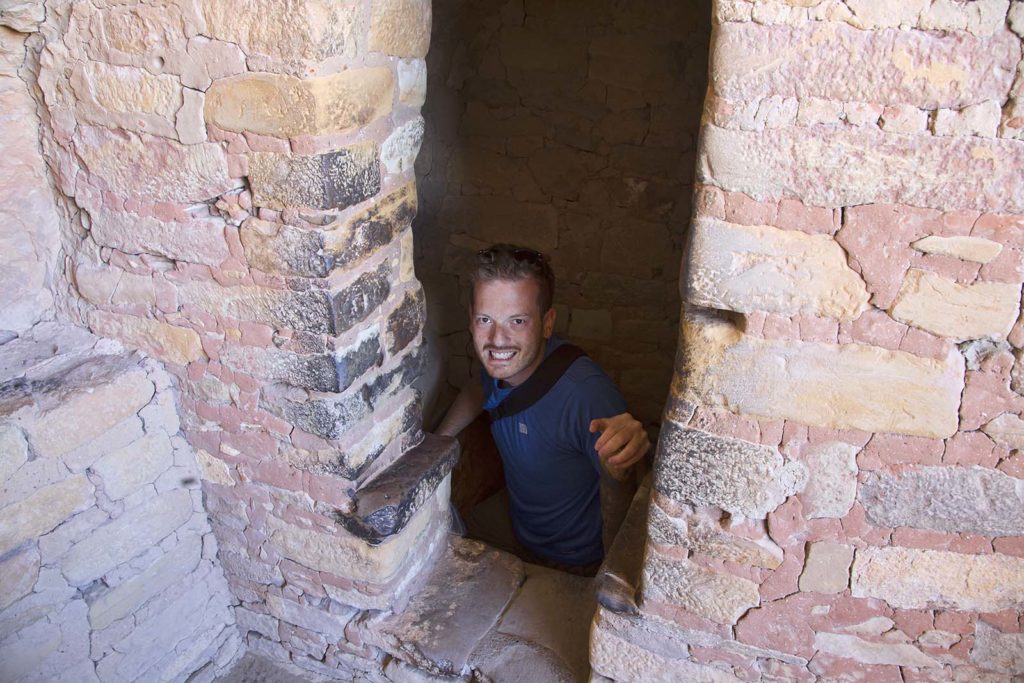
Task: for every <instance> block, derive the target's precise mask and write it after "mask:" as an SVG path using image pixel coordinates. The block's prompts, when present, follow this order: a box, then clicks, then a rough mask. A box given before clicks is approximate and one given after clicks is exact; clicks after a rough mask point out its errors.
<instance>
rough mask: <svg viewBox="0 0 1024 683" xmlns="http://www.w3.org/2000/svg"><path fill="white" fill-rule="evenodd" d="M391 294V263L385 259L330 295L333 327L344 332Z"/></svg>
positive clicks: (368, 314)
mask: <svg viewBox="0 0 1024 683" xmlns="http://www.w3.org/2000/svg"><path fill="white" fill-rule="evenodd" d="M390 294H391V265H390V263H389V262H387V261H385V262H383V263H381V264H380V265H379V266H377V268H376V269H374V270H371V271H367V272H365V273H363V274H362V275H360V276H359V277H357V278H356V279H355V281H353V282H352V283H351V284H349V285H347V286H346V287H344V288H343V289H341V290H340V291H337V292H335V293H334V294H333V296H332V297H331V305H332V307H333V309H334V329H335V330H337V331H338V332H344V331H345V330H348V329H350V328H351V327H352V326H353V325H355V324H356V323H359V322H362V321H363V320H366V318H367V317H369V316H370V314H372V313H373V312H374V311H375V310H376V309H377V308H378V307H379V306H380V305H381V304H383V303H384V302H385V301H386V300H387V298H388V296H389V295H390Z"/></svg>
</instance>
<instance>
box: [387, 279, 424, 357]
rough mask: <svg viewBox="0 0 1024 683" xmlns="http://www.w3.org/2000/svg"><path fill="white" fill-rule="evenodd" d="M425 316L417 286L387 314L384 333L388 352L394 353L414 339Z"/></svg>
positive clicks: (421, 295) (420, 291)
mask: <svg viewBox="0 0 1024 683" xmlns="http://www.w3.org/2000/svg"><path fill="white" fill-rule="evenodd" d="M425 316H426V307H425V306H424V301H423V290H422V289H419V288H417V289H416V290H414V291H408V292H406V293H405V296H404V297H402V303H400V304H398V306H396V307H395V309H394V310H393V311H391V313H390V314H389V315H388V319H387V323H386V333H385V334H386V337H385V339H386V341H387V347H388V353H390V354H392V355H394V354H396V353H398V352H399V351H401V350H402V349H404V348H405V347H406V346H408V345H409V343H410V342H411V341H412V340H413V339H416V337H417V336H419V334H420V331H421V330H422V329H423V323H424V318H425Z"/></svg>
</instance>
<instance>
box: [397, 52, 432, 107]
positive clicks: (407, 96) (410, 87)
mask: <svg viewBox="0 0 1024 683" xmlns="http://www.w3.org/2000/svg"><path fill="white" fill-rule="evenodd" d="M397 70H398V99H399V101H401V103H402V104H404V105H406V106H408V107H420V106H423V103H424V102H425V101H426V99H427V63H426V62H425V61H424V60H422V59H409V60H404V61H401V62H399V63H398V67H397Z"/></svg>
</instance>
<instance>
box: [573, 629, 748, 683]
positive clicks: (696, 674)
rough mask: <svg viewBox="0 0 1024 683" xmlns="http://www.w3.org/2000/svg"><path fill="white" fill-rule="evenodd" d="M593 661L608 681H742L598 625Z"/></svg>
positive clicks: (594, 639)
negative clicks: (638, 642)
mask: <svg viewBox="0 0 1024 683" xmlns="http://www.w3.org/2000/svg"><path fill="white" fill-rule="evenodd" d="M590 662H591V666H593V668H594V673H595V674H598V675H601V676H606V677H607V680H616V681H628V680H642V681H650V682H651V683H674V682H680V683H681V682H682V681H701V682H702V683H738V682H739V681H740V680H742V679H740V678H737V677H736V676H734V675H733V674H731V673H729V672H727V671H724V670H722V669H718V668H715V667H712V666H705V665H703V664H698V663H696V662H693V661H691V660H688V659H683V658H677V657H673V656H672V655H671V654H668V653H665V652H663V651H661V649H660V648H659V649H648V648H645V647H642V646H640V645H637V644H635V643H631V642H629V641H628V640H625V639H623V638H620V637H619V636H617V635H615V634H614V633H612V632H610V631H608V630H606V629H602V628H599V627H595V628H594V629H593V631H592V634H591V639H590Z"/></svg>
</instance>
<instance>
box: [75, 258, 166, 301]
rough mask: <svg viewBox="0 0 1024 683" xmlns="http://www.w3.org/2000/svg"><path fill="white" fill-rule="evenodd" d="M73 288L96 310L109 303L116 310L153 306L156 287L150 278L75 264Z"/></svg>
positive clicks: (96, 266)
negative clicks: (115, 307)
mask: <svg viewBox="0 0 1024 683" xmlns="http://www.w3.org/2000/svg"><path fill="white" fill-rule="evenodd" d="M75 285H76V286H77V288H78V293H79V294H81V295H82V298H83V299H85V300H86V301H88V302H90V303H92V304H95V305H97V306H102V305H104V304H111V303H112V304H114V305H117V306H130V305H132V304H142V305H144V306H149V305H153V304H155V303H156V286H155V285H154V283H153V278H152V277H149V276H147V275H135V274H134V273H129V272H126V271H123V270H121V269H120V268H114V267H109V266H105V265H104V264H99V265H90V264H84V263H79V264H77V265H76V266H75Z"/></svg>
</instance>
